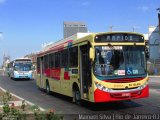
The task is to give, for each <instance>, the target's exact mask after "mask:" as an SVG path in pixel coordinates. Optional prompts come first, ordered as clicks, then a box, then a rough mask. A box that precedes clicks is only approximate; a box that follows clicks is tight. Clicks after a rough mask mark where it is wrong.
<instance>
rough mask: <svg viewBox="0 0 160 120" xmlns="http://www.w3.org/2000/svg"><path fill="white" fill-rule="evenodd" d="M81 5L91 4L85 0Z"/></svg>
mask: <svg viewBox="0 0 160 120" xmlns="http://www.w3.org/2000/svg"><path fill="white" fill-rule="evenodd" d="M81 5H82V6H89V5H90V2H88V1H85V2H82V3H81Z"/></svg>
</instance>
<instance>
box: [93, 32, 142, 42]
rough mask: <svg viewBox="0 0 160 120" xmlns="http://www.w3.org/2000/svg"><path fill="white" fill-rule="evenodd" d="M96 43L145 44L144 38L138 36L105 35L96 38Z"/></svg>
mask: <svg viewBox="0 0 160 120" xmlns="http://www.w3.org/2000/svg"><path fill="white" fill-rule="evenodd" d="M95 42H144V37H143V36H141V35H136V34H123V33H122V34H119V33H118V34H103V35H97V36H96V37H95Z"/></svg>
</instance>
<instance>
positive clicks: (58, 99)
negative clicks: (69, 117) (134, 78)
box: [0, 74, 160, 114]
mask: <svg viewBox="0 0 160 120" xmlns="http://www.w3.org/2000/svg"><path fill="white" fill-rule="evenodd" d="M149 85H150V97H149V98H144V99H138V100H133V101H130V102H116V103H115V102H114V103H100V104H91V103H88V102H86V103H85V104H84V105H82V106H79V105H75V104H73V103H72V102H71V99H70V98H69V97H65V96H62V95H58V94H52V95H47V94H46V93H45V92H44V91H41V90H39V89H38V88H37V87H36V82H35V80H19V81H14V80H11V79H10V78H9V77H7V76H5V75H2V74H1V75H0V86H1V87H2V88H4V89H6V90H9V91H10V92H12V93H14V94H16V95H18V96H20V97H22V98H24V99H26V100H28V101H30V102H33V103H34V104H36V105H39V106H40V107H42V108H44V109H50V108H53V109H55V110H56V111H57V112H58V113H61V114H99V113H101V114H113V113H115V114H154V113H160V78H158V77H157V78H155V77H151V78H150V82H149Z"/></svg>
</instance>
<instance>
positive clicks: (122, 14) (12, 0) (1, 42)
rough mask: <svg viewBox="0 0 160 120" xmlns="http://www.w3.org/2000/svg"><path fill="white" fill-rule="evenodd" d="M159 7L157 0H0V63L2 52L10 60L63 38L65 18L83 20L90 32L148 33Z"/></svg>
mask: <svg viewBox="0 0 160 120" xmlns="http://www.w3.org/2000/svg"><path fill="white" fill-rule="evenodd" d="M159 7H160V0H0V64H1V63H2V60H3V59H2V58H3V54H4V53H6V54H9V55H10V56H11V59H12V60H13V59H14V58H19V57H22V56H25V55H27V54H30V53H32V52H36V51H40V50H41V46H42V44H43V43H50V42H54V41H57V40H60V39H62V38H63V22H64V21H71V22H72V21H77V22H85V23H86V25H87V27H88V30H89V32H107V31H109V26H113V31H114V30H115V31H117V30H122V31H132V28H133V27H135V31H136V32H140V33H148V26H150V25H153V26H156V25H158V15H157V13H158V12H157V11H156V9H157V8H159ZM1 32H2V33H1Z"/></svg>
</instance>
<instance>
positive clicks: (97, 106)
mask: <svg viewBox="0 0 160 120" xmlns="http://www.w3.org/2000/svg"><path fill="white" fill-rule="evenodd" d="M82 106H83V107H86V108H87V109H89V110H92V111H109V110H119V109H128V108H135V107H141V106H142V105H141V104H138V103H136V102H133V101H125V102H124V101H123V102H122V101H121V102H108V103H89V102H84V104H83V105H82Z"/></svg>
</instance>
